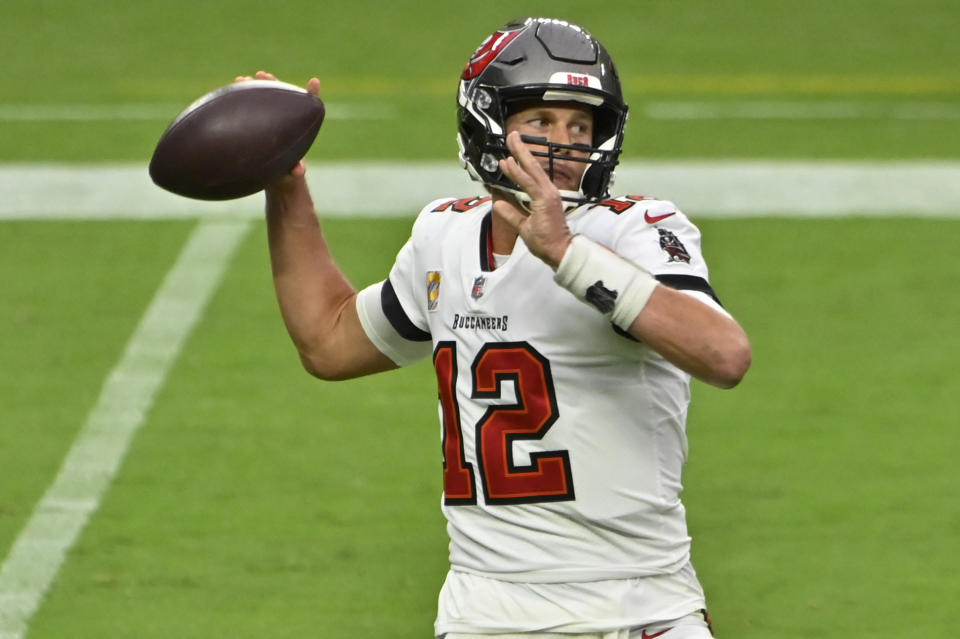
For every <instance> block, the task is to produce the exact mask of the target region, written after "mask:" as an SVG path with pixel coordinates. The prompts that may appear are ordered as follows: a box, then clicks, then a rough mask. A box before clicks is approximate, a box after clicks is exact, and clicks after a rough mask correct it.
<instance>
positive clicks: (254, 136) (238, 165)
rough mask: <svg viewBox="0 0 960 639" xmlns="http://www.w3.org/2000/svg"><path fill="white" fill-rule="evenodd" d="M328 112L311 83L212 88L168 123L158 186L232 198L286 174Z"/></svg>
mask: <svg viewBox="0 0 960 639" xmlns="http://www.w3.org/2000/svg"><path fill="white" fill-rule="evenodd" d="M325 113H326V110H325V108H324V105H323V102H322V101H321V100H320V98H318V97H317V96H315V95H313V94H311V93H309V92H308V91H307V90H306V89H302V88H300V87H297V86H294V85H292V84H287V83H285V82H279V81H276V80H248V81H246V82H236V83H234V84H229V85H227V86H225V87H221V88H219V89H216V90H215V91H211V92H210V93H208V94H206V95H204V96H203V97H201V98H199V99H198V100H196V101H195V102H193V104H191V105H190V106H188V107H187V108H186V109H184V110H183V112H182V113H180V115H178V116H177V117H176V119H174V121H173V122H172V123H171V124H170V126H169V127H167V130H166V131H164V133H163V135H161V136H160V140H159V142H158V143H157V146H156V149H155V150H154V152H153V158H152V159H151V160H150V177H151V179H152V180H153V181H154V183H155V184H156V185H157V186H160V187H161V188H164V189H166V190H167V191H170V192H172V193H176V194H177V195H182V196H185V197H189V198H194V199H198V200H232V199H235V198H240V197H245V196H247V195H251V194H253V193H256V192H257V191H261V190H263V188H264V187H266V186H267V185H268V184H269V183H270V182H273V181H274V180H276V179H278V178H280V177H282V176H284V175H286V174H287V173H289V172H290V170H291V169H293V167H294V166H296V164H297V162H298V161H299V160H300V159H301V158H303V156H304V155H305V154H306V152H307V150H308V149H309V148H310V146H311V145H312V144H313V141H314V139H316V136H317V133H318V132H319V130H320V125H321V124H323V118H324V115H325Z"/></svg>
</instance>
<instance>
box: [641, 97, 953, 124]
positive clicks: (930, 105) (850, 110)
mask: <svg viewBox="0 0 960 639" xmlns="http://www.w3.org/2000/svg"><path fill="white" fill-rule="evenodd" d="M640 111H641V113H643V115H644V116H645V117H647V118H650V119H652V120H850V119H861V118H865V119H878V120H956V119H960V104H956V103H951V102H899V103H891V104H884V103H882V102H857V101H829V102H802V101H779V100H752V101H731V102H719V101H703V102H695V101H688V100H675V101H658V102H648V103H646V104H643V105H641V106H640Z"/></svg>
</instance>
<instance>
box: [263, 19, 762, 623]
mask: <svg viewBox="0 0 960 639" xmlns="http://www.w3.org/2000/svg"><path fill="white" fill-rule="evenodd" d="M258 77H263V78H272V76H270V75H269V74H266V73H263V72H261V73H259V74H258ZM308 90H310V91H312V92H314V93H316V92H317V91H318V90H319V83H318V82H317V80H316V79H312V80H311V81H310V83H309V84H308ZM457 100H458V119H459V134H458V140H459V146H460V158H461V161H462V163H463V165H464V167H465V168H466V170H467V171H468V172H469V174H470V175H471V176H472V177H473V178H474V179H475V180H477V181H478V182H480V183H482V184H483V186H484V189H483V192H482V193H481V194H479V195H467V196H465V194H451V195H450V196H449V197H441V198H438V199H436V200H434V201H433V202H430V203H427V204H426V206H425V207H424V208H423V210H422V211H421V212H420V214H419V216H418V218H417V220H416V222H415V223H414V226H413V229H412V233H411V236H410V239H409V240H408V241H407V243H406V245H405V246H404V247H403V248H402V249H401V250H400V253H399V254H398V255H397V258H396V261H395V263H394V266H393V268H392V269H391V271H390V272H389V274H388V276H387V277H386V278H385V279H384V280H383V281H382V282H379V283H377V284H374V285H372V286H369V287H367V288H365V289H364V290H362V291H360V292H359V293H358V292H357V291H355V290H354V288H353V287H352V286H351V285H350V283H349V282H348V281H347V280H346V278H345V277H344V276H343V274H342V273H341V271H340V270H339V269H338V267H337V266H336V264H335V263H334V261H333V259H332V257H331V254H330V251H329V250H328V247H327V244H326V242H325V240H324V238H323V235H322V233H321V230H320V226H319V223H318V220H317V216H316V213H315V209H314V207H313V202H312V200H311V195H310V193H309V190H308V188H307V184H306V181H305V179H304V174H305V170H306V169H305V167H304V165H303V164H302V163H301V164H300V165H299V166H298V167H297V168H295V169H294V170H293V172H292V173H291V174H290V175H289V176H287V177H285V178H283V179H281V180H280V181H278V182H276V183H274V184H272V185H271V186H270V187H269V188H268V189H267V223H268V233H269V244H270V254H271V261H272V267H273V275H274V282H275V286H276V290H277V295H278V299H279V303H280V307H281V311H282V314H283V317H284V320H285V322H286V324H287V327H288V330H289V332H290V335H291V337H292V339H293V341H294V343H295V344H296V346H297V348H298V351H299V353H300V356H301V359H302V361H303V364H304V366H305V367H306V368H307V370H309V371H310V372H311V373H312V374H314V375H316V376H317V377H320V378H323V379H345V378H350V377H356V376H359V375H366V374H371V373H376V372H379V371H384V370H389V369H393V368H396V367H400V366H404V365H407V364H409V363H411V362H414V361H416V360H419V359H421V358H424V357H431V358H432V361H433V364H434V368H435V370H436V376H437V385H438V391H439V409H440V410H439V412H440V419H441V426H442V429H441V430H442V450H443V466H442V468H443V511H444V514H445V515H446V518H447V521H448V526H447V528H448V532H449V535H450V571H449V573H448V575H447V579H446V582H445V583H444V586H443V588H442V590H441V593H440V597H439V605H438V614H437V620H436V626H435V632H436V635H437V637H445V638H446V639H465V638H469V637H475V638H483V637H501V638H507V637H517V638H528V639H529V638H535V637H539V638H547V637H561V638H569V637H590V638H601V637H602V638H604V639H614V638H616V639H628V638H635V639H651V638H653V637H663V638H664V639H703V638H707V637H710V636H712V630H711V628H710V623H709V618H708V617H707V613H706V607H707V606H706V600H705V596H704V593H703V590H702V588H701V586H700V584H699V582H698V579H697V576H696V573H695V571H694V569H693V567H692V565H691V563H690V541H691V540H690V537H689V535H688V533H687V527H686V517H685V512H684V506H683V503H682V502H681V500H680V492H681V488H682V483H681V471H682V469H683V466H684V463H685V460H686V455H687V440H686V435H685V422H686V416H687V408H688V405H689V400H690V379H691V376H692V377H696V378H698V379H700V380H703V381H705V382H707V383H710V384H713V385H715V386H718V387H722V388H729V387H733V386H735V385H736V384H737V383H738V382H739V381H740V380H741V379H742V377H743V376H744V374H745V373H746V371H747V369H748V368H749V366H750V360H751V349H750V344H749V341H748V339H747V336H746V334H745V333H744V331H743V329H742V328H741V327H740V325H739V324H738V323H737V322H736V321H735V320H734V319H733V318H732V317H731V315H730V314H729V313H728V312H727V311H726V310H725V309H724V308H723V306H722V305H721V304H720V301H719V299H718V297H717V295H716V293H715V292H714V289H713V286H712V284H711V283H710V279H709V273H708V270H707V266H706V264H705V262H704V259H703V255H702V253H701V246H700V233H699V231H698V230H697V228H696V227H695V226H694V225H693V224H692V223H691V221H690V220H689V219H688V218H687V217H686V216H685V215H684V214H683V213H682V212H681V211H680V210H679V209H678V208H677V207H676V206H675V205H674V204H673V203H671V202H668V201H664V200H659V199H653V198H650V197H646V196H643V195H622V196H615V195H612V194H611V193H610V191H609V189H610V185H611V181H612V178H613V173H614V168H615V166H616V165H617V163H618V159H619V156H620V152H621V147H622V141H623V133H624V125H625V123H626V117H627V106H626V104H625V103H624V100H623V95H622V91H621V87H620V81H619V79H618V76H617V71H616V68H615V66H614V63H613V60H612V59H611V58H610V56H609V54H608V53H607V51H606V49H605V48H604V47H603V46H602V45H601V44H600V43H599V42H598V41H597V40H596V39H595V38H593V37H592V36H591V35H590V34H589V33H587V32H586V31H585V30H584V29H583V28H582V27H579V26H577V25H574V24H570V23H568V22H564V21H561V20H555V19H551V18H527V19H525V20H520V21H516V22H512V23H510V24H507V25H506V26H504V27H503V28H501V29H500V30H499V31H497V32H496V33H494V34H493V35H491V36H490V37H489V38H487V39H486V40H484V42H483V43H482V44H481V45H480V47H479V48H478V49H477V50H476V51H475V52H474V54H473V55H472V57H471V58H470V60H469V62H468V63H467V65H466V67H465V69H464V71H463V73H462V76H461V79H460V84H459V90H458V95H457ZM425 390H426V389H425Z"/></svg>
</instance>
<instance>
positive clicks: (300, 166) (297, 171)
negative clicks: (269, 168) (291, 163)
mask: <svg viewBox="0 0 960 639" xmlns="http://www.w3.org/2000/svg"><path fill="white" fill-rule="evenodd" d="M306 174H307V165H306V163H304V161H303V160H300V161H299V162H297V165H296V166H295V167H293V169H292V170H291V171H290V175H291V176H292V177H303V176H304V175H306Z"/></svg>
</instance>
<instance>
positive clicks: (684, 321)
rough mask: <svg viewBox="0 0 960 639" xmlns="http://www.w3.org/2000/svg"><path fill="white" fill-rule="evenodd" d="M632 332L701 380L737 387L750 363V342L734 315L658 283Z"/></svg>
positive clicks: (722, 386)
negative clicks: (724, 312)
mask: <svg viewBox="0 0 960 639" xmlns="http://www.w3.org/2000/svg"><path fill="white" fill-rule="evenodd" d="M630 334H631V335H633V336H634V337H636V338H637V339H639V340H641V341H643V342H644V343H646V344H647V345H648V346H650V347H651V348H653V349H654V350H655V351H657V352H658V353H660V354H661V355H663V357H664V358H666V360H667V361H669V362H670V363H672V364H673V365H675V366H677V367H678V368H680V369H681V370H684V371H686V372H688V373H690V374H691V375H693V376H694V377H696V378H697V379H699V380H701V381H703V382H706V383H708V384H712V385H714V386H718V387H720V388H732V387H734V386H736V385H737V384H738V383H740V380H741V379H743V376H744V375H745V374H746V372H747V369H748V368H749V367H750V362H751V357H752V353H751V348H750V341H749V339H748V338H747V335H746V333H745V332H744V330H743V328H741V326H740V325H739V324H738V323H737V322H736V321H735V320H733V319H731V318H729V317H727V316H726V315H724V314H722V313H719V312H717V311H716V310H714V309H712V308H710V307H709V306H707V305H706V304H704V303H702V302H700V301H699V300H696V299H694V298H692V297H690V296H689V295H687V294H685V293H681V292H679V291H675V290H673V289H670V288H668V287H666V286H658V287H657V288H656V289H655V290H654V292H653V295H651V297H650V300H649V301H648V302H647V304H646V306H645V307H644V308H643V311H641V312H640V314H639V315H638V316H637V318H636V319H635V320H634V321H633V324H631V326H630Z"/></svg>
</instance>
